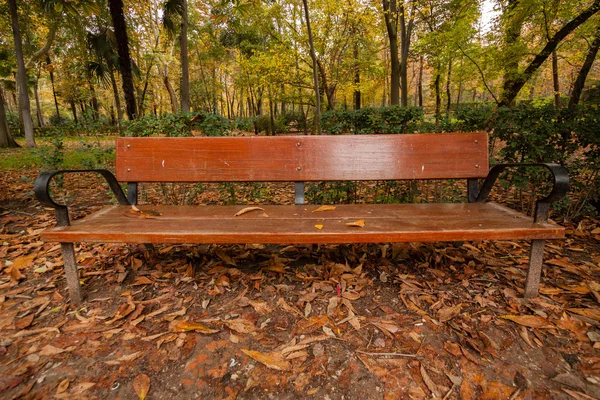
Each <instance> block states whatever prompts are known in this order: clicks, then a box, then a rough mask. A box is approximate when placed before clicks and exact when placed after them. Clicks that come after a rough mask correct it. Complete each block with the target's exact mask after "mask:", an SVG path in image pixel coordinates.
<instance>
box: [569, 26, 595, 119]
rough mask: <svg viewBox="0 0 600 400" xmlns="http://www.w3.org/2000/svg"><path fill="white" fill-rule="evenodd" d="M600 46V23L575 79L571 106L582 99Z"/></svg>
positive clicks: (570, 100) (570, 99) (570, 101)
mask: <svg viewBox="0 0 600 400" xmlns="http://www.w3.org/2000/svg"><path fill="white" fill-rule="evenodd" d="M599 48H600V25H598V27H597V28H596V34H595V36H594V41H593V42H592V45H591V46H590V48H589V50H588V52H587V54H586V56H585V61H584V62H583V65H582V66H581V69H580V70H579V73H578V74H577V79H575V83H574V84H573V91H572V92H571V96H570V98H569V107H575V106H576V105H578V104H579V100H580V99H581V93H582V92H583V88H584V86H585V80H586V79H587V76H588V73H589V72H590V69H591V68H592V64H593V63H594V60H595V59H596V55H597V54H598V49H599Z"/></svg>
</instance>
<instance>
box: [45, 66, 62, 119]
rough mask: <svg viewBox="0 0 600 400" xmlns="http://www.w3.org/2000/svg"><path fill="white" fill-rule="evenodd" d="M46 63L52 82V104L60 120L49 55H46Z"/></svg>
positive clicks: (52, 68) (52, 67)
mask: <svg viewBox="0 0 600 400" xmlns="http://www.w3.org/2000/svg"><path fill="white" fill-rule="evenodd" d="M46 65H47V66H48V70H49V71H50V83H51V84H52V96H53V97H54V106H55V107H56V119H57V120H59V121H60V111H59V109H58V100H57V98H56V89H55V87H54V66H53V65H52V62H51V61H50V56H49V55H46Z"/></svg>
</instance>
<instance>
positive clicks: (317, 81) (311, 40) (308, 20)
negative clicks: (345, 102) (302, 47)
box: [302, 0, 321, 135]
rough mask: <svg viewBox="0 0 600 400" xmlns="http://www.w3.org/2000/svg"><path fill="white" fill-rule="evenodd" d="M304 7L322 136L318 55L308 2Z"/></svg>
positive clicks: (304, 3) (318, 131) (317, 122)
mask: <svg viewBox="0 0 600 400" xmlns="http://www.w3.org/2000/svg"><path fill="white" fill-rule="evenodd" d="M302 4H303V6H304V15H305V21H306V31H307V32H308V42H309V44H310V58H311V59H312V62H313V83H314V86H315V125H316V126H317V133H318V134H319V135H320V134H321V93H320V92H319V75H318V72H317V66H318V65H317V55H316V54H315V45H314V41H313V37H312V30H311V29H310V16H309V14H308V2H307V0H302Z"/></svg>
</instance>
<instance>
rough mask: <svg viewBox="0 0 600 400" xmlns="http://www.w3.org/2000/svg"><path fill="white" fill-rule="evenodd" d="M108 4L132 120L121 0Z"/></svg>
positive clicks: (130, 79)
mask: <svg viewBox="0 0 600 400" xmlns="http://www.w3.org/2000/svg"><path fill="white" fill-rule="evenodd" d="M11 1H12V0H11ZM108 5H109V8H110V15H111V18H112V21H113V27H114V29H115V38H116V41H117V52H118V54H119V68H120V70H121V80H122V86H123V93H124V94H125V105H126V109H127V116H128V117H129V119H130V120H133V119H135V118H136V115H137V106H136V104H135V91H134V88H133V73H132V69H131V57H130V55H129V39H128V38H127V27H126V25H125V16H124V15H123V0H108Z"/></svg>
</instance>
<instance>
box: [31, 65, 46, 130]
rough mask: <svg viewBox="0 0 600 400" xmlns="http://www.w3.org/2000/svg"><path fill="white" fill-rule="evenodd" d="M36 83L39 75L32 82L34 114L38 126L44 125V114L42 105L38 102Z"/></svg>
mask: <svg viewBox="0 0 600 400" xmlns="http://www.w3.org/2000/svg"><path fill="white" fill-rule="evenodd" d="M38 84H39V77H36V80H35V82H34V84H33V96H34V97H35V114H36V116H37V122H38V126H39V127H40V128H43V127H44V116H43V115H42V106H41V104H40V96H39V93H38Z"/></svg>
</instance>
